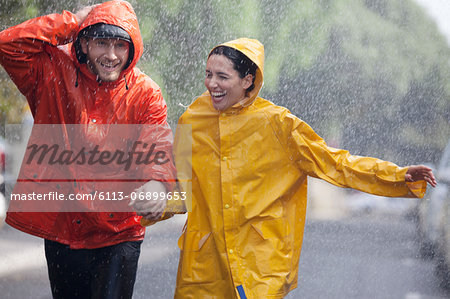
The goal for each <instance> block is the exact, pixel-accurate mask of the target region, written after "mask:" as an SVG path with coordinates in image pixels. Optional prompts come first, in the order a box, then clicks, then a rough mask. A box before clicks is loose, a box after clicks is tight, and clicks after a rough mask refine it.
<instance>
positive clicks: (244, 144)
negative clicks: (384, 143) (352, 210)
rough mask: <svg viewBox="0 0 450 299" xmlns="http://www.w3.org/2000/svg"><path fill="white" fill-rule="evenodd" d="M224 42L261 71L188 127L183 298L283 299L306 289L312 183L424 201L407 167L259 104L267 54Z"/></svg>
mask: <svg viewBox="0 0 450 299" xmlns="http://www.w3.org/2000/svg"><path fill="white" fill-rule="evenodd" d="M224 45H226V46H229V47H232V48H235V49H238V50H239V51H241V52H242V53H244V54H245V55H246V56H247V57H249V58H250V59H251V60H252V61H253V62H255V63H256V64H257V66H258V68H259V69H258V71H257V74H256V80H255V86H256V87H255V89H254V90H253V91H252V92H250V94H249V96H248V97H247V98H246V99H244V100H243V101H242V102H241V103H238V104H236V105H234V106H233V107H230V108H229V109H227V110H226V111H222V112H220V111H216V110H215V109H214V107H213V105H212V103H211V99H210V95H209V93H208V92H206V93H204V94H203V95H201V96H200V97H199V98H198V99H197V100H195V101H194V102H193V103H192V104H191V105H190V106H189V108H188V109H187V110H186V112H185V113H184V114H183V115H182V116H181V118H180V120H179V123H180V124H183V125H186V124H187V125H191V126H192V140H193V144H192V165H190V164H191V162H190V159H189V158H188V157H186V156H184V154H183V151H184V148H185V147H184V146H183V144H181V145H180V144H177V142H180V141H179V140H183V136H179V135H177V136H176V139H175V154H176V158H175V160H176V165H177V172H178V173H179V174H182V175H183V178H188V177H189V175H190V174H188V173H184V172H188V171H190V170H189V167H191V166H192V211H191V212H189V213H188V219H187V224H186V226H185V230H184V232H183V234H182V236H181V237H180V239H179V242H178V244H179V247H180V249H181V252H180V261H179V268H178V277H177V285H176V291H175V297H176V298H245V297H246V298H282V297H284V296H285V295H286V294H287V293H288V292H289V291H290V290H292V289H294V288H295V287H296V286H297V278H298V265H299V258H300V251H301V247H302V238H303V230H304V226H305V213H306V195H307V192H306V190H307V188H306V187H307V176H312V177H315V178H320V179H323V180H325V181H327V182H329V183H332V184H334V185H336V186H340V187H350V188H354V189H358V190H362V191H365V192H369V193H372V194H378V195H383V196H402V197H403V196H410V197H414V196H423V194H424V191H425V188H426V184H425V182H424V181H421V182H419V183H416V184H411V185H410V186H408V185H409V183H408V185H407V183H405V178H404V176H405V173H406V170H407V169H406V168H400V167H398V166H396V165H394V164H393V163H390V162H385V161H381V160H378V159H375V158H367V157H359V156H353V155H350V154H349V153H348V152H347V151H345V150H340V149H334V148H331V147H329V146H327V145H326V144H325V142H324V140H323V139H322V138H320V137H319V136H318V135H317V134H316V133H315V132H314V131H313V130H312V129H311V128H310V127H309V126H308V125H307V124H306V123H305V122H303V121H302V120H300V119H299V118H297V117H295V116H294V115H292V114H291V113H290V112H289V111H288V109H286V108H283V107H279V106H276V105H274V104H273V103H271V102H269V101H267V100H264V99H262V98H260V97H258V96H257V95H258V92H259V90H260V88H261V86H262V82H263V64H264V49H263V46H262V45H261V44H260V43H259V42H258V41H256V40H251V39H238V40H235V41H231V42H228V43H225V44H224Z"/></svg>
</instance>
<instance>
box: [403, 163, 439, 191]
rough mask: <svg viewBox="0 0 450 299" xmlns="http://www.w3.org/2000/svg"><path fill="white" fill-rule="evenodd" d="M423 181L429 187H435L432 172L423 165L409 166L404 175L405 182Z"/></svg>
mask: <svg viewBox="0 0 450 299" xmlns="http://www.w3.org/2000/svg"><path fill="white" fill-rule="evenodd" d="M421 180H425V181H426V182H427V183H429V184H430V185H431V186H433V187H436V184H437V182H436V179H435V177H434V174H433V170H432V169H431V168H429V167H426V166H425V165H411V166H409V167H408V170H407V171H406V174H405V181H407V182H415V181H421Z"/></svg>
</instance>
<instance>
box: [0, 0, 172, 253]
mask: <svg viewBox="0 0 450 299" xmlns="http://www.w3.org/2000/svg"><path fill="white" fill-rule="evenodd" d="M95 23H107V24H112V25H116V26H120V27H121V28H123V29H124V30H125V31H127V33H128V34H129V35H130V37H131V39H132V42H133V45H134V56H133V60H132V62H131V64H130V65H129V66H128V67H127V68H126V69H125V70H123V71H122V73H121V75H120V78H119V79H118V80H117V81H115V82H102V83H99V82H97V81H96V76H95V75H94V74H93V73H91V71H90V70H89V69H88V68H87V66H86V63H80V61H79V60H78V58H77V53H76V49H75V46H74V44H75V43H72V41H76V40H77V36H78V33H79V32H80V31H81V30H82V29H83V28H85V27H87V26H89V25H92V24H95ZM142 53H143V43H142V38H141V35H140V31H139V26H138V22H137V18H136V15H135V13H134V11H133V8H132V7H131V5H129V4H128V3H127V2H125V1H110V2H105V3H103V4H100V5H98V6H96V7H95V8H94V9H93V10H92V12H91V13H90V14H89V15H88V16H87V18H86V19H85V20H84V22H83V23H82V24H78V23H77V19H76V17H75V15H74V14H72V13H70V12H68V11H64V12H63V13H62V14H51V15H46V16H42V17H38V18H35V19H32V20H29V21H26V22H24V23H22V24H20V25H17V26H14V27H11V28H9V29H6V30H4V31H2V32H0V63H1V64H2V66H3V67H4V68H5V70H6V71H7V72H8V74H9V76H10V77H11V79H12V80H13V81H14V83H15V84H16V85H17V87H18V88H19V90H20V91H21V92H22V93H23V94H24V95H25V97H26V98H27V101H28V103H29V106H30V109H31V112H32V114H33V117H34V123H35V124H63V125H65V124H92V123H95V124H158V125H167V122H166V118H167V106H166V103H165V102H164V100H163V98H162V95H161V90H160V88H159V87H158V85H157V84H156V83H155V82H153V81H152V80H151V79H150V78H149V77H148V76H146V75H145V74H143V73H142V72H141V71H140V70H139V69H138V68H136V67H135V66H136V63H137V61H138V60H139V58H140V57H141V55H142ZM170 136H171V135H170V134H165V135H164V136H160V137H161V138H164V139H165V140H163V141H161V142H166V144H170V146H171V141H170V140H169V139H170ZM32 137H33V136H32ZM22 170H23V169H22ZM22 172H23V171H22ZM146 172H147V173H148V174H150V178H151V179H156V180H160V181H165V180H166V181H167V180H169V181H170V180H171V179H172V178H173V173H174V167H173V164H172V163H169V164H165V165H153V166H149V167H148V168H146ZM22 174H23V173H22ZM39 175H40V174H39V173H37V174H34V176H33V177H34V178H35V177H37V178H39ZM57 175H58V174H55V177H57ZM19 177H20V176H19ZM147 177H149V176H147ZM17 185H19V183H18V184H16V187H15V190H16V189H17ZM84 187H86V189H88V188H87V187H88V186H87V185H86V184H84ZM80 189H83V183H82V182H81V183H80V182H79V183H78V184H74V186H73V190H64V192H66V193H69V192H70V193H72V192H73V193H77V192H78V191H80ZM140 218H141V217H138V216H137V215H136V214H135V213H129V212H128V213H126V212H119V213H106V212H95V213H82V212H70V213H53V212H8V214H7V218H6V222H7V223H8V224H9V225H11V226H13V227H15V228H17V229H19V230H22V231H24V232H26V233H29V234H32V235H35V236H38V237H42V238H46V239H50V240H54V241H58V242H60V243H64V244H68V245H70V246H71V248H98V247H104V246H109V245H113V244H117V243H120V242H124V241H134V240H142V239H143V238H144V232H145V229H144V228H143V227H142V226H141V225H140V223H139V221H140Z"/></svg>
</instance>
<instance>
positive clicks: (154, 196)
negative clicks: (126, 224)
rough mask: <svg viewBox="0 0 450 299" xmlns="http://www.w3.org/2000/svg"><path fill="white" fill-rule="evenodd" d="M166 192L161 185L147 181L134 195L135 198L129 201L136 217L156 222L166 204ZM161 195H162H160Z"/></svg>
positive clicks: (157, 182)
mask: <svg viewBox="0 0 450 299" xmlns="http://www.w3.org/2000/svg"><path fill="white" fill-rule="evenodd" d="M166 192H167V190H166V187H165V186H164V184H163V183H161V182H159V181H153V180H152V181H149V182H147V183H146V184H144V185H143V186H141V187H140V188H138V189H136V190H135V191H134V193H135V194H136V196H134V197H133V199H132V200H131V201H130V203H129V205H130V206H131V207H133V209H134V210H135V211H136V214H137V215H138V216H143V218H144V219H147V220H158V219H160V218H161V217H162V215H163V213H164V210H165V208H166V204H167V196H163V195H164V194H166ZM161 194H162V195H161Z"/></svg>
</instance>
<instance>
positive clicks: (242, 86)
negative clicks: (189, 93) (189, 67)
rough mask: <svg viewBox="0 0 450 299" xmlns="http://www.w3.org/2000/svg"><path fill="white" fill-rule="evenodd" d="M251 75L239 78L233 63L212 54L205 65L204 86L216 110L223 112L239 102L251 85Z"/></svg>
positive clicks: (224, 57) (221, 56)
mask: <svg viewBox="0 0 450 299" xmlns="http://www.w3.org/2000/svg"><path fill="white" fill-rule="evenodd" d="M252 79H253V76H252V75H247V76H245V77H244V78H241V77H239V73H238V71H236V70H235V69H234V68H233V62H232V61H231V60H230V59H228V58H227V57H226V56H224V55H216V54H213V55H211V56H210V57H209V58H208V61H207V63H206V77H205V86H206V88H207V89H208V91H209V93H210V94H211V101H212V104H213V106H214V108H215V109H216V110H219V111H223V110H226V109H227V108H229V107H231V106H233V105H234V104H236V103H237V102H239V101H241V100H242V99H244V97H245V90H246V89H247V88H249V87H250V86H251V85H252Z"/></svg>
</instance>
